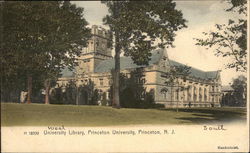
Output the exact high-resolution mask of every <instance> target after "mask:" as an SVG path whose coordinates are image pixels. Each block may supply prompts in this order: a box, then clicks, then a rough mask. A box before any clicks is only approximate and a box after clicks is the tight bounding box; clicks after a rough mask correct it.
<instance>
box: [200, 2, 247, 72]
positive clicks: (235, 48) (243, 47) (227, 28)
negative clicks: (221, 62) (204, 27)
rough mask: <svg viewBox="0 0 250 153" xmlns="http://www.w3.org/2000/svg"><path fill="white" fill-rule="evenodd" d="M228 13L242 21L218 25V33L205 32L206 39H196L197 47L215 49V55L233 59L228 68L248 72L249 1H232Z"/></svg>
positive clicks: (230, 20) (216, 26)
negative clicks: (235, 14) (247, 18)
mask: <svg viewBox="0 0 250 153" xmlns="http://www.w3.org/2000/svg"><path fill="white" fill-rule="evenodd" d="M230 4H231V5H232V6H231V7H230V8H229V9H227V10H226V11H230V12H236V13H238V14H239V17H241V18H240V19H237V20H236V19H229V20H228V23H227V24H216V25H215V28H216V31H211V32H203V34H204V36H205V37H206V38H205V39H196V40H197V43H196V45H200V46H206V47H207V49H208V48H211V47H214V48H215V55H216V56H222V57H230V58H232V59H233V61H232V62H231V63H228V64H227V68H235V69H236V71H242V72H246V70H247V20H246V17H247V7H246V5H247V0H231V1H230Z"/></svg>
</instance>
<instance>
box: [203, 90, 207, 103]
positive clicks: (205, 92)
mask: <svg viewBox="0 0 250 153" xmlns="http://www.w3.org/2000/svg"><path fill="white" fill-rule="evenodd" d="M204 101H207V89H206V88H204Z"/></svg>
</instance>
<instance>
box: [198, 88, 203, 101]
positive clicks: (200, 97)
mask: <svg viewBox="0 0 250 153" xmlns="http://www.w3.org/2000/svg"><path fill="white" fill-rule="evenodd" d="M199 101H202V89H201V87H200V88H199Z"/></svg>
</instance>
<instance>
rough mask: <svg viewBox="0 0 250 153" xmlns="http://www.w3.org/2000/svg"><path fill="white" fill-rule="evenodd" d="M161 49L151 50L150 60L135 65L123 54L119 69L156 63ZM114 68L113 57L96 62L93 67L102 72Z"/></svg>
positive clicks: (161, 51)
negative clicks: (96, 64)
mask: <svg viewBox="0 0 250 153" xmlns="http://www.w3.org/2000/svg"><path fill="white" fill-rule="evenodd" d="M162 53H163V50H162V49H158V50H155V51H153V52H152V56H151V60H150V61H149V63H148V65H136V64H135V63H134V61H133V60H132V59H131V57H126V56H123V57H121V58H120V64H121V65H120V69H121V70H126V69H132V68H140V67H147V66H150V65H153V64H156V63H157V62H158V61H159V60H160V59H161V57H162ZM114 68H115V60H114V59H108V60H105V61H102V62H101V63H99V64H98V66H97V67H96V68H95V70H94V72H95V73H102V72H110V71H111V69H114Z"/></svg>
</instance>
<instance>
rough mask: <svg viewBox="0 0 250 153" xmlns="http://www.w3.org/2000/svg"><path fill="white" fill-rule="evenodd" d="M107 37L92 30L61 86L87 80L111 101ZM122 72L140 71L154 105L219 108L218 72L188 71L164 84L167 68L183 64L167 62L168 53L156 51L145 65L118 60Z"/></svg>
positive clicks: (105, 32)
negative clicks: (171, 83)
mask: <svg viewBox="0 0 250 153" xmlns="http://www.w3.org/2000/svg"><path fill="white" fill-rule="evenodd" d="M110 39H111V37H110V34H109V32H108V31H106V30H105V29H103V28H100V27H98V26H93V27H92V39H91V40H89V42H88V47H87V48H85V49H84V50H83V52H82V54H81V57H80V58H79V66H78V67H77V68H76V69H75V71H74V72H71V71H69V70H67V69H65V70H64V71H63V72H62V73H63V75H62V78H60V79H59V83H60V84H61V85H63V84H66V83H67V81H68V80H71V79H72V80H76V82H77V85H82V84H87V83H88V82H89V80H91V81H92V82H93V83H94V87H95V88H96V89H98V90H99V91H100V92H101V93H105V95H106V98H107V99H109V98H110V86H111V84H112V76H111V70H112V69H114V59H113V57H112V54H111V49H110V48H109V43H110ZM120 63H121V66H120V69H121V73H124V74H127V75H128V76H129V74H130V72H131V71H133V70H135V69H138V68H140V69H143V78H142V82H143V86H144V87H145V88H146V91H147V92H149V91H154V101H155V103H159V104H164V105H165V107H176V106H178V107H219V106H220V100H221V78H220V71H202V70H199V69H196V68H191V69H190V74H189V76H188V77H187V78H186V79H185V80H183V79H181V78H177V79H176V80H175V83H174V85H172V86H169V85H166V79H167V78H165V77H162V75H163V74H165V73H166V72H168V71H169V69H170V66H182V65H183V64H181V63H178V62H176V61H173V60H170V59H169V58H168V56H167V51H166V50H163V49H158V50H155V51H153V52H152V56H151V60H150V61H149V64H148V65H147V66H138V65H136V64H134V62H133V60H132V59H131V58H130V57H121V59H120Z"/></svg>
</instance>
